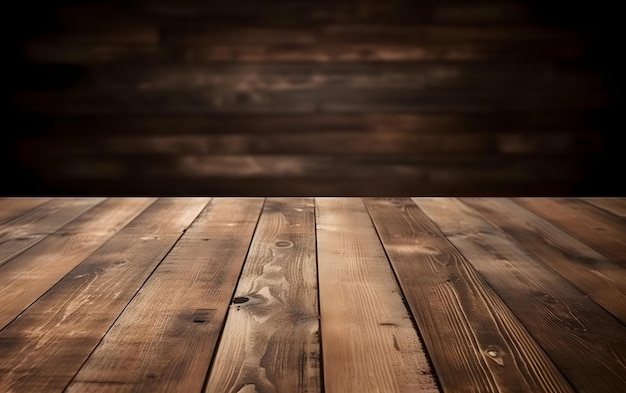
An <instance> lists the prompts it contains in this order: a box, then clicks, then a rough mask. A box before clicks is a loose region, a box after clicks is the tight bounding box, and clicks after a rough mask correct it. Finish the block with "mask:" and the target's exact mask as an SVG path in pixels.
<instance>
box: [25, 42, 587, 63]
mask: <svg viewBox="0 0 626 393" xmlns="http://www.w3.org/2000/svg"><path fill="white" fill-rule="evenodd" d="M24 57H25V58H26V59H28V60H29V61H32V62H35V63H44V64H46V63H48V64H85V65H87V64H98V63H120V64H128V63H133V64H137V63H145V64H151V63H152V64H154V63H175V64H187V63H191V64H198V63H199V64H206V63H219V62H228V63H233V62H236V63H351V62H362V63H370V62H385V63H387V62H432V61H454V62H480V63H487V64H489V63H491V62H512V61H518V62H521V63H533V62H549V61H552V62H571V61H574V60H579V59H581V58H583V57H584V50H583V48H582V45H581V43H579V42H577V41H574V40H566V41H563V42H550V41H548V42H544V41H537V42H533V41H529V42H517V43H514V44H507V45H504V44H501V43H489V42H480V43H472V42H467V43H463V42H460V43H456V42H451V43H430V42H424V43H418V44H410V43H407V44H397V43H379V44H376V43H368V42H355V43H345V44H333V43H327V44H318V43H311V44H291V45H280V44H275V45H271V44H267V43H263V44H256V45H251V44H247V45H246V44H223V43H222V44H220V43H216V44H212V45H211V44H204V45H202V44H195V45H193V44H187V45H184V44H168V45H166V44H161V45H150V44H145V45H141V44H115V43H94V44H89V45H84V44H79V43H75V42H72V39H71V38H64V37H62V36H59V37H45V38H39V39H37V40H31V41H29V42H27V43H25V44H24Z"/></svg>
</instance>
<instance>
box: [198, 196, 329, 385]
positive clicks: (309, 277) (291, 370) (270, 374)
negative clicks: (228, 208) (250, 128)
mask: <svg viewBox="0 0 626 393" xmlns="http://www.w3.org/2000/svg"><path fill="white" fill-rule="evenodd" d="M315 262H316V258H315V216H314V204H313V200H312V199H310V198H308V199H298V198H271V199H268V200H267V201H266V203H265V206H264V208H263V212H262V215H261V218H260V220H259V224H258V227H257V230H256V232H255V235H254V239H253V240H252V244H251V245H250V251H249V253H248V257H247V258H246V263H245V266H244V269H243V272H242V274H241V278H240V279H239V283H238V284H237V290H236V292H235V297H234V298H233V301H232V304H231V306H230V309H229V311H228V316H227V320H226V325H225V327H224V330H223V332H222V336H221V339H220V344H219V347H218V349H217V352H216V354H215V358H214V360H213V367H212V369H211V373H210V376H209V379H208V384H207V387H206V390H205V392H207V393H221V392H244V391H250V392H253V391H257V392H260V391H263V392H266V393H270V392H310V393H314V392H320V391H321V375H320V374H321V372H320V347H319V314H318V304H317V275H316V273H317V271H316V266H315Z"/></svg>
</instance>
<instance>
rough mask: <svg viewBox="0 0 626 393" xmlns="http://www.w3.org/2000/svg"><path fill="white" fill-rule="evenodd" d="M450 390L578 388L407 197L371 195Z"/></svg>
mask: <svg viewBox="0 0 626 393" xmlns="http://www.w3.org/2000/svg"><path fill="white" fill-rule="evenodd" d="M366 201H367V202H366V204H367V207H368V209H369V212H370V215H371V216H372V220H373V221H374V224H375V225H376V229H377V231H378V235H379V236H380V239H381V241H382V243H383V245H384V247H385V250H386V252H387V255H388V256H389V260H390V261H391V264H392V265H393V267H394V270H395V272H396V275H397V276H398V281H399V283H400V285H401V287H402V291H403V293H404V296H405V297H406V301H407V303H408V305H409V307H410V308H411V311H412V313H413V316H414V317H415V320H416V322H417V326H418V328H419V329H420V331H421V334H422V336H423V337H424V342H425V344H426V348H427V350H428V353H429V354H430V356H431V359H432V361H433V364H434V366H435V370H437V371H438V374H437V375H438V376H439V379H440V380H441V385H442V387H443V388H444V390H446V391H451V392H453V391H464V392H492V391H501V392H506V391H535V390H536V391H551V392H559V391H563V392H569V391H572V388H571V387H570V385H569V383H568V382H567V380H566V379H565V377H563V375H562V374H561V373H560V372H559V371H558V369H557V368H556V367H555V366H554V364H553V363H552V361H551V360H550V359H549V358H548V356H547V355H546V354H545V352H544V351H543V350H542V349H541V347H540V346H539V344H538V343H537V342H536V341H535V340H534V338H533V337H532V336H531V335H530V334H529V333H528V331H527V330H526V329H525V327H524V326H523V325H522V324H520V322H519V320H518V319H517V317H516V315H515V314H514V313H513V312H512V311H511V310H510V309H509V308H508V307H507V305H506V304H505V303H504V302H503V301H502V299H501V298H500V297H499V296H498V294H497V293H496V292H494V291H493V289H491V287H490V286H489V284H488V283H487V282H486V281H485V279H484V278H483V277H481V276H480V275H479V274H478V273H477V271H476V270H475V268H474V267H473V266H472V265H471V264H470V263H469V262H468V261H467V259H466V257H465V256H464V255H463V254H461V253H460V252H459V251H458V250H457V249H455V248H454V246H453V245H452V244H451V243H449V242H448V241H447V240H446V239H445V237H443V235H442V234H441V232H439V230H438V229H437V227H436V226H435V224H433V222H432V221H431V220H430V219H429V218H428V217H427V216H426V215H425V214H424V213H423V212H422V211H421V210H420V209H419V208H418V207H417V206H416V205H415V204H414V203H413V201H411V199H409V198H396V199H385V198H377V199H367V200H366Z"/></svg>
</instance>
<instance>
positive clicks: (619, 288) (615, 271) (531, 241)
mask: <svg viewBox="0 0 626 393" xmlns="http://www.w3.org/2000/svg"><path fill="white" fill-rule="evenodd" d="M462 201H463V203H465V204H466V205H468V206H471V207H472V208H473V209H475V210H476V211H477V212H478V213H480V214H481V215H482V216H484V217H485V218H486V219H488V220H489V221H490V222H491V223H493V224H495V225H496V226H497V227H498V228H499V229H500V230H501V231H503V232H505V233H507V234H508V235H509V236H510V237H511V238H512V239H514V240H515V241H516V242H517V243H518V244H519V245H520V246H521V247H522V248H523V249H524V250H526V251H528V252H529V253H530V254H532V255H533V256H535V258H536V259H537V260H539V261H541V262H542V263H544V264H545V265H547V266H549V267H550V268H551V269H552V270H554V271H555V272H557V273H559V274H560V275H561V276H563V277H565V278H566V279H567V280H568V281H569V282H571V283H572V284H573V285H574V286H576V287H577V288H578V289H580V290H581V291H582V292H584V293H585V294H586V295H588V296H589V297H590V298H591V299H593V300H594V301H595V302H596V303H598V304H599V305H601V306H602V307H604V308H605V309H606V310H607V311H609V312H610V313H612V314H613V315H614V316H615V317H617V318H618V319H620V320H621V321H622V322H623V323H624V324H626V270H624V268H623V267H622V266H620V265H619V264H618V263H615V262H613V261H611V260H609V259H608V258H606V257H605V256H604V255H602V254H600V253H598V252H597V251H595V250H593V249H591V248H590V247H588V246H586V245H585V244H583V243H581V242H580V241H578V240H576V239H575V238H573V237H571V236H569V235H568V234H566V233H564V232H563V231H561V230H559V229H558V228H557V227H555V226H554V225H552V224H550V223H549V222H548V221H546V220H544V219H542V218H541V217H539V216H537V215H535V214H533V213H531V212H529V211H528V210H526V209H524V208H522V207H520V206H519V205H517V204H515V203H514V202H512V201H511V200H509V199H503V198H500V199H495V198H489V199H485V198H476V199H470V198H463V199H462ZM452 203H454V202H447V203H446V204H445V206H449V205H450V204H452ZM418 204H419V205H420V206H422V207H425V206H426V204H428V206H432V205H433V202H431V201H430V200H420V201H419V202H418ZM437 207H439V206H437ZM453 207H454V209H452V207H451V208H450V209H451V210H450V211H454V212H457V211H458V212H459V214H461V215H463V216H464V217H468V218H471V217H473V216H475V215H476V213H475V212H472V211H470V210H469V209H467V208H465V209H464V208H463V207H462V206H460V205H458V204H457V205H455V206H453ZM440 208H441V209H443V208H444V206H441V207H440ZM433 209H434V208H433ZM433 209H430V210H433ZM451 217H455V218H454V219H455V220H457V218H456V216H454V215H452V216H451ZM444 219H445V217H443V216H442V215H439V216H438V220H437V222H438V223H441V225H443V224H444V223H445V222H447V221H444ZM476 220H477V219H476Z"/></svg>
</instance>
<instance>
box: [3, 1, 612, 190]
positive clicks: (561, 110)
mask: <svg viewBox="0 0 626 393" xmlns="http://www.w3.org/2000/svg"><path fill="white" fill-rule="evenodd" d="M559 1H561V0H559ZM552 3H554V2H550V4H551V5H546V4H543V3H542V2H539V1H522V0H500V1H497V0H432V1H417V2H416V1H411V0H386V1H380V0H335V1H326V0H324V1H314V0H272V1H271V2H264V3H258V2H255V1H253V0H239V1H237V2H225V1H201V0H177V1H175V0H146V1H144V0H134V1H132V2H130V3H129V2H127V1H121V0H99V1H89V2H80V3H78V2H76V1H73V2H67V1H66V2H61V3H59V2H48V3H46V4H45V5H40V6H39V7H35V8H34V9H31V8H29V7H28V6H27V5H26V4H21V3H20V4H17V3H16V4H14V5H12V7H13V8H11V10H9V11H7V15H11V18H8V19H10V20H11V22H13V23H14V24H15V26H14V27H12V28H8V31H11V32H12V34H10V39H11V40H13V42H12V43H11V45H9V46H8V50H9V51H10V53H9V54H8V56H7V58H8V59H10V61H9V64H8V66H9V71H8V72H7V75H11V77H10V78H9V80H8V82H9V83H8V85H9V86H8V89H7V99H8V102H9V104H10V105H9V108H10V109H9V110H10V112H11V113H10V116H9V121H11V122H12V123H13V124H15V127H14V128H13V130H14V131H13V132H12V137H11V138H9V141H8V142H9V143H6V144H5V145H3V146H2V147H3V148H4V149H3V150H2V151H0V157H5V159H6V160H7V165H5V166H7V167H15V171H14V175H12V176H11V177H10V179H9V180H10V184H7V187H6V190H7V191H6V192H7V193H15V194H28V195H76V194H80V195H172V194H175V195H176V196H189V195H212V196H218V195H221V196H233V195H237V196H243V195H245V196H250V195H253V196H268V195H267V194H266V192H267V190H268V188H267V187H265V182H264V181H262V180H258V179H257V181H254V182H240V181H239V178H238V174H239V173H238V172H237V171H238V169H239V168H240V167H239V166H237V165H230V164H226V165H227V166H232V167H233V172H235V173H236V174H235V175H233V174H232V172H226V173H223V174H217V175H215V176H214V178H206V177H204V178H202V183H205V184H208V183H211V184H212V185H211V186H208V185H204V186H201V185H199V183H200V182H199V181H198V179H197V178H195V177H192V176H187V173H188V172H187V171H186V170H181V171H180V172H177V171H172V170H171V168H172V167H175V166H176V165H177V163H180V162H183V161H187V160H188V157H190V156H198V155H207V156H210V157H212V156H215V155H218V154H225V155H238V156H248V155H252V156H255V155H262V156H265V157H266V158H268V159H274V158H276V159H280V157H281V156H292V157H297V158H298V159H303V160H307V159H308V158H310V157H309V156H312V155H317V156H329V155H333V156H343V157H345V156H350V155H361V156H367V157H368V159H369V160H371V162H376V165H377V166H378V167H386V166H387V165H393V161H394V159H395V158H396V157H398V156H404V155H406V156H411V157H418V156H421V155H435V156H437V155H448V154H449V155H451V156H455V157H459V158H460V157H461V156H464V155H466V154H467V155H468V156H467V157H466V158H467V160H465V159H463V158H461V160H459V161H456V160H452V161H447V162H445V163H444V164H443V166H445V169H446V170H447V169H450V168H452V167H456V168H455V170H454V171H448V172H446V173H444V174H441V173H439V172H438V173H434V174H433V173H426V174H425V175H423V176H415V175H414V174H408V175H407V176H406V177H402V176H398V177H392V176H390V177H386V175H385V174H383V175H381V177H382V178H385V180H386V184H388V185H389V187H390V190H392V191H390V192H389V193H385V192H380V189H381V188H382V187H378V186H377V185H376V184H377V183H378V182H377V181H371V182H358V181H353V180H351V178H350V177H349V176H348V175H345V173H344V172H342V171H338V175H337V176H336V180H334V181H335V182H336V183H337V184H338V185H334V186H332V187H331V186H329V181H327V180H326V178H325V177H324V176H317V175H316V174H314V175H312V176H308V175H306V174H303V175H300V174H296V175H294V176H293V178H294V179H296V181H295V183H298V186H297V187H298V189H299V190H301V191H299V192H298V193H297V195H298V196H304V197H310V196H317V195H328V196H331V195H332V196H354V197H357V196H363V195H396V196H397V195H402V196H412V195H424V194H422V192H423V190H429V191H428V195H451V194H454V195H459V196H467V195H508V196H511V195H520V194H522V195H528V196H531V195H543V196H549V195H559V196H563V195H608V194H612V195H619V194H620V192H619V191H620V190H619V189H620V188H622V187H621V185H620V183H619V182H610V181H606V180H604V179H602V180H601V175H600V174H602V173H604V172H609V171H611V170H612V169H611V168H613V167H619V166H620V165H619V163H621V158H620V157H621V156H620V154H619V151H618V149H615V148H614V146H618V145H619V143H612V141H611V139H612V138H613V134H614V133H613V132H612V129H613V124H614V121H613V120H612V119H613V117H612V116H619V114H618V113H614V111H615V108H617V105H613V103H614V101H618V98H619V97H618V94H617V92H618V90H619V89H617V88H616V87H615V86H618V85H619V82H620V81H619V80H617V81H616V82H617V83H613V79H612V78H614V77H615V78H616V79H619V78H617V77H616V76H618V75H619V67H618V66H617V64H619V62H618V61H616V60H615V59H613V56H614V54H615V51H611V50H609V49H610V48H612V45H613V44H605V43H608V42H611V43H613V42H615V43H614V45H619V42H616V41H613V40H615V38H614V37H617V36H619V34H608V33H607V31H608V30H609V26H614V25H616V24H615V23H613V22H611V23H606V24H604V25H603V28H602V29H599V30H600V31H596V30H595V29H593V28H588V27H587V25H586V23H573V22H574V21H571V20H567V19H568V18H569V17H571V16H572V15H574V14H575V15H577V16H579V15H585V16H587V15H588V16H589V18H590V19H593V18H594V17H595V16H598V14H594V12H593V10H586V11H589V12H588V13H587V12H585V13H581V12H580V11H581V8H580V7H574V6H567V5H561V4H559V5H552ZM593 6H594V7H595V6H598V4H596V3H594V4H593ZM590 8H592V7H590ZM598 8H599V9H602V10H603V12H605V13H606V14H611V12H610V11H608V8H609V7H600V6H598ZM545 9H547V10H545ZM35 10H36V11H35ZM551 10H558V12H553V11H551ZM544 11H546V12H547V11H550V12H548V13H547V15H542V14H543V12H544ZM35 12H36V13H37V17H34V15H32V14H33V13H35ZM616 14H617V13H616ZM544 17H545V18H544ZM561 18H563V19H561ZM569 22H572V23H569ZM579 22H583V20H580V21H579ZM598 44H599V45H598ZM603 56H604V57H603ZM77 119H80V120H77ZM372 130H374V131H376V132H374V133H372V134H370V133H369V132H370V131H372ZM356 131H365V132H367V133H368V134H367V135H363V134H361V135H356V134H353V132H356ZM581 131H583V132H582V133H581ZM322 133H323V134H324V135H323V137H321V136H320V137H319V138H318V136H319V135H320V134H322ZM216 134H218V135H219V136H216ZM444 134H445V135H444ZM470 134H471V135H470ZM76 135H82V138H76ZM122 135H123V136H124V137H120V136H122ZM166 135H167V136H166ZM251 135H254V136H251ZM38 138H41V139H40V140H35V139H38ZM153 155H156V156H160V155H165V156H167V158H165V159H163V161H162V157H158V158H155V157H153ZM485 155H489V156H495V157H497V160H496V162H495V163H491V164H488V165H486V166H483V162H482V157H483V156H485ZM519 156H524V157H528V158H530V159H531V160H534V161H535V162H537V165H536V168H532V169H531V168H527V167H520V166H517V164H516V159H517V158H519ZM240 158H241V157H240ZM170 159H171V160H170ZM241 159H242V160H247V159H248V158H241ZM129 161H130V162H129ZM153 161H154V162H155V163H156V165H154V166H152V165H150V164H147V165H146V164H143V163H146V162H149V163H152V162H153ZM164 161H165V162H164ZM120 162H122V163H123V164H119V163H120ZM468 162H469V163H470V165H469V166H472V165H475V171H476V173H481V172H482V173H485V176H482V175H480V174H479V175H477V176H476V177H477V178H478V179H475V178H473V176H472V175H471V174H467V173H465V172H464V169H465V168H467V167H468V165H466V164H467V163H468ZM555 162H560V164H558V165H556V164H555ZM159 163H160V164H159ZM218 165H219V164H218ZM552 165H555V166H552ZM49 166H50V167H49ZM206 166H207V167H211V168H214V167H216V166H215V165H213V163H212V162H211V158H209V159H208V160H207V161H206ZM548 166H550V169H549V170H547V171H543V170H542V169H541V168H544V167H548ZM146 167H148V168H151V169H148V168H146ZM501 167H507V168H510V170H511V172H513V175H511V176H510V177H508V176H502V177H491V176H490V175H491V174H493V172H494V171H497V170H498V168H501ZM267 168H268V171H269V174H268V175H267V177H268V178H272V177H274V178H276V177H281V176H283V174H282V172H281V171H280V170H277V171H273V170H274V169H275V167H274V166H269V167H267ZM537 168H538V169H537ZM246 169H247V168H243V169H242V171H244V172H245V170H246ZM361 170H362V171H363V177H368V178H372V175H371V173H370V170H371V167H368V165H367V164H361V163H359V164H357V165H355V166H352V167H351V168H350V171H349V172H350V174H354V173H358V172H360V171H361ZM102 171H105V172H106V171H109V172H108V174H109V177H108V179H111V181H108V180H105V179H103V178H102V176H100V174H101V173H102ZM146 172H150V173H152V174H154V176H153V178H151V179H147V180H146V175H145V173H146ZM383 172H384V171H383ZM161 174H162V176H161ZM151 176H152V175H151ZM411 177H416V178H420V181H411V180H410V178H411ZM430 178H434V179H436V180H435V181H430ZM442 178H445V181H438V180H439V179H442ZM19 179H27V180H26V181H25V182H21V180H19ZM529 179H530V180H529ZM9 180H7V181H9ZM269 180H270V181H274V182H275V184H274V185H273V186H272V187H271V191H270V194H271V195H282V196H285V195H287V194H286V193H285V192H283V188H282V187H281V185H280V183H279V181H277V180H276V179H273V180H272V179H269ZM342 180H343V181H344V183H346V184H347V183H351V184H349V186H343V183H342ZM229 182H230V183H231V185H230V186H228V187H226V186H222V184H227V183H229ZM170 183H176V186H175V187H170V186H169V184H170ZM359 183H360V184H359ZM216 184H219V185H216ZM286 188H287V189H288V187H286ZM322 189H323V190H324V191H323V192H318V190H322ZM353 190H354V192H352V191H353ZM396 190H399V191H398V192H396ZM430 190H432V191H430ZM616 191H618V192H617V193H616ZM288 194H289V195H294V193H291V192H290V193H288Z"/></svg>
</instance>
